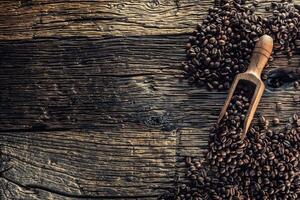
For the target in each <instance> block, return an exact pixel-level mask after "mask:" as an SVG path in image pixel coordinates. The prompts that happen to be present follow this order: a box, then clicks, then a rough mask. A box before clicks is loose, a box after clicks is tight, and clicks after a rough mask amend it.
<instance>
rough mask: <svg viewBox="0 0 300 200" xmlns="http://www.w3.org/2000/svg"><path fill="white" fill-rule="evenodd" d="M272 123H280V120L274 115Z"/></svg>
mask: <svg viewBox="0 0 300 200" xmlns="http://www.w3.org/2000/svg"><path fill="white" fill-rule="evenodd" d="M273 124H274V125H275V126H277V125H279V124H280V120H279V118H278V117H274V119H273Z"/></svg>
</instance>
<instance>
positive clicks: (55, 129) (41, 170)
mask: <svg viewBox="0 0 300 200" xmlns="http://www.w3.org/2000/svg"><path fill="white" fill-rule="evenodd" d="M187 37H188V36H187V35H173V36H171V35H170V36H147V37H126V38H106V39H65V40H58V39H52V40H37V41H14V42H11V41H10V42H1V43H0V52H1V55H2V56H1V61H0V65H1V70H0V71H1V73H0V74H1V84H0V91H1V94H2V95H1V100H0V110H1V112H0V116H1V117H0V124H1V127H0V131H1V133H0V144H1V149H2V153H3V154H4V155H5V156H7V157H9V158H10V161H9V162H8V163H7V167H12V168H11V169H10V170H8V171H7V172H5V173H4V177H5V179H3V180H2V184H5V183H6V182H9V184H10V185H12V186H10V187H11V188H13V189H10V190H11V192H12V193H14V192H15V193H18V195H23V194H22V191H23V192H24V191H25V192H29V193H30V192H32V191H38V194H36V193H34V192H33V194H27V195H29V196H30V198H31V195H32V198H33V199H34V198H37V199H39V198H44V197H47V196H45V195H51V194H52V193H53V195H58V196H57V198H56V197H53V199H59V195H65V196H67V197H74V198H75V197H83V198H85V197H86V198H88V197H99V196H101V197H103V196H120V195H121V197H122V198H123V197H126V196H130V195H132V196H140V197H141V198H142V196H144V195H146V197H145V198H146V199H147V198H150V196H152V195H158V194H159V193H161V192H162V191H163V190H164V189H165V188H166V187H169V186H171V185H172V184H173V181H174V180H175V178H176V176H183V174H184V170H185V169H184V166H183V164H182V159H183V157H184V156H186V155H193V156H199V155H201V152H203V151H204V150H205V146H206V142H207V136H208V130H209V128H210V127H211V125H212V124H213V123H214V122H215V121H216V119H217V116H218V112H219V111H220V108H221V106H222V104H223V102H224V100H225V96H226V94H225V93H224V92H209V91H206V90H205V89H200V88H195V87H193V86H190V85H188V84H187V83H186V81H185V80H181V78H182V75H181V73H182V72H181V70H180V66H181V63H180V61H181V60H184V48H183V46H184V43H185V41H186V38H187ZM12 58H13V59H12ZM299 60H300V58H299V56H297V57H295V58H294V59H293V60H292V63H291V65H290V66H294V67H296V66H298V64H299ZM286 64H287V60H285V59H284V57H282V56H281V55H278V56H277V57H276V58H275V60H274V62H273V65H274V66H281V65H286ZM296 93H299V90H298V91H296V90H294V89H293V88H292V87H291V84H287V85H284V87H282V88H278V89H272V88H268V90H267V91H266V93H265V95H264V97H263V99H262V103H261V104H260V105H261V106H260V108H259V111H261V112H264V113H265V114H266V115H267V116H274V115H281V116H280V117H281V118H285V119H287V118H288V117H289V116H290V115H291V114H292V113H294V112H295V109H296V110H300V106H299V102H294V100H293V98H292V97H293V95H295V94H296ZM276 101H282V102H283V104H284V108H283V110H282V111H281V112H279V113H275V112H274V107H275V102H276ZM282 114H284V115H282ZM14 183H17V184H14ZM10 190H9V191H10ZM5 191H8V190H5ZM18 191H20V192H18ZM6 193H8V192H6ZM44 193H45V194H44ZM47 198H48V197H47ZM49 198H50V197H49Z"/></svg>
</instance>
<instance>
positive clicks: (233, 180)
mask: <svg viewBox="0 0 300 200" xmlns="http://www.w3.org/2000/svg"><path fill="white" fill-rule="evenodd" d="M251 90H252V89H251V88H249V87H247V86H245V85H243V86H242V87H240V88H237V90H236V91H235V93H234V95H233V98H232V100H231V102H230V105H229V107H228V109H227V113H226V115H225V116H224V118H223V120H222V121H221V123H220V124H217V125H215V127H214V128H213V130H212V132H211V134H210V140H209V144H208V152H207V153H206V156H205V159H203V160H198V159H191V158H187V160H186V164H187V167H188V172H187V179H188V180H189V182H188V183H186V184H181V185H179V186H178V187H176V188H174V189H173V190H170V191H169V192H167V193H165V194H163V195H162V196H160V197H159V199H161V200H163V199H164V200H171V199H172V200H173V199H176V200H177V199H179V200H183V199H187V200H191V199H196V200H204V199H216V200H218V199H219V200H223V199H241V200H242V199H265V200H269V199H300V165H299V161H300V153H299V152H300V118H299V117H298V115H297V114H295V115H294V116H293V117H292V118H291V119H290V122H289V123H287V124H286V126H285V127H284V128H283V129H282V128H281V129H280V128H276V129H274V128H270V123H269V121H268V120H266V119H265V118H264V117H263V116H261V117H260V120H259V121H260V122H259V124H258V125H256V126H253V127H251V128H250V130H249V131H248V133H247V135H246V137H245V138H244V139H243V140H242V139H241V138H240V133H241V130H242V128H243V122H244V119H245V114H246V113H247V112H248V108H249V103H250V102H251V96H252V94H251V93H249V91H251ZM273 121H278V119H277V120H275V119H274V120H273ZM278 123H279V122H278ZM276 125H278V124H276Z"/></svg>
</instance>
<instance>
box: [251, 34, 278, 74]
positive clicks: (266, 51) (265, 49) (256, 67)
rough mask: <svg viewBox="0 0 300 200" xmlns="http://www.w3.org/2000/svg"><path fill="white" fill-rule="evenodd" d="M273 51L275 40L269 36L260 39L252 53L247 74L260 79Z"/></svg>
mask: <svg viewBox="0 0 300 200" xmlns="http://www.w3.org/2000/svg"><path fill="white" fill-rule="evenodd" d="M272 49H273V39H272V38H271V37H270V36H268V35H263V36H261V37H260V38H259V40H258V42H257V43H256V45H255V48H254V50H253V53H252V57H251V60H250V64H249V67H248V70H247V73H252V74H254V75H255V76H257V77H258V78H259V79H260V76H261V72H262V70H263V69H264V67H265V66H266V64H267V62H268V60H269V58H270V55H271V53H272Z"/></svg>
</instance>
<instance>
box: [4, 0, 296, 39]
mask: <svg viewBox="0 0 300 200" xmlns="http://www.w3.org/2000/svg"><path fill="white" fill-rule="evenodd" d="M275 1H277V2H280V0H275ZM213 2H214V0H138V1H136V0H125V1H119V0H107V1H105V0H72V1H68V0H2V1H1V2H0V5H1V6H0V40H1V39H2V40H15V39H34V38H45V37H47V38H49V37H56V38H62V37H104V36H111V35H114V36H134V35H164V34H166V35H168V34H179V33H189V32H192V31H193V30H194V28H195V27H196V25H197V24H198V23H200V22H201V20H202V19H203V18H204V17H205V15H206V13H207V10H208V9H209V7H211V6H213V4H214V3H213ZM246 2H247V3H248V4H251V3H252V0H248V1H246ZM260 3H261V4H260V8H258V10H257V13H258V14H263V15H265V14H266V11H265V10H264V7H265V6H266V5H269V4H270V3H271V2H270V1H265V0H264V1H261V2H260ZM295 3H296V4H300V0H295Z"/></svg>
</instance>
